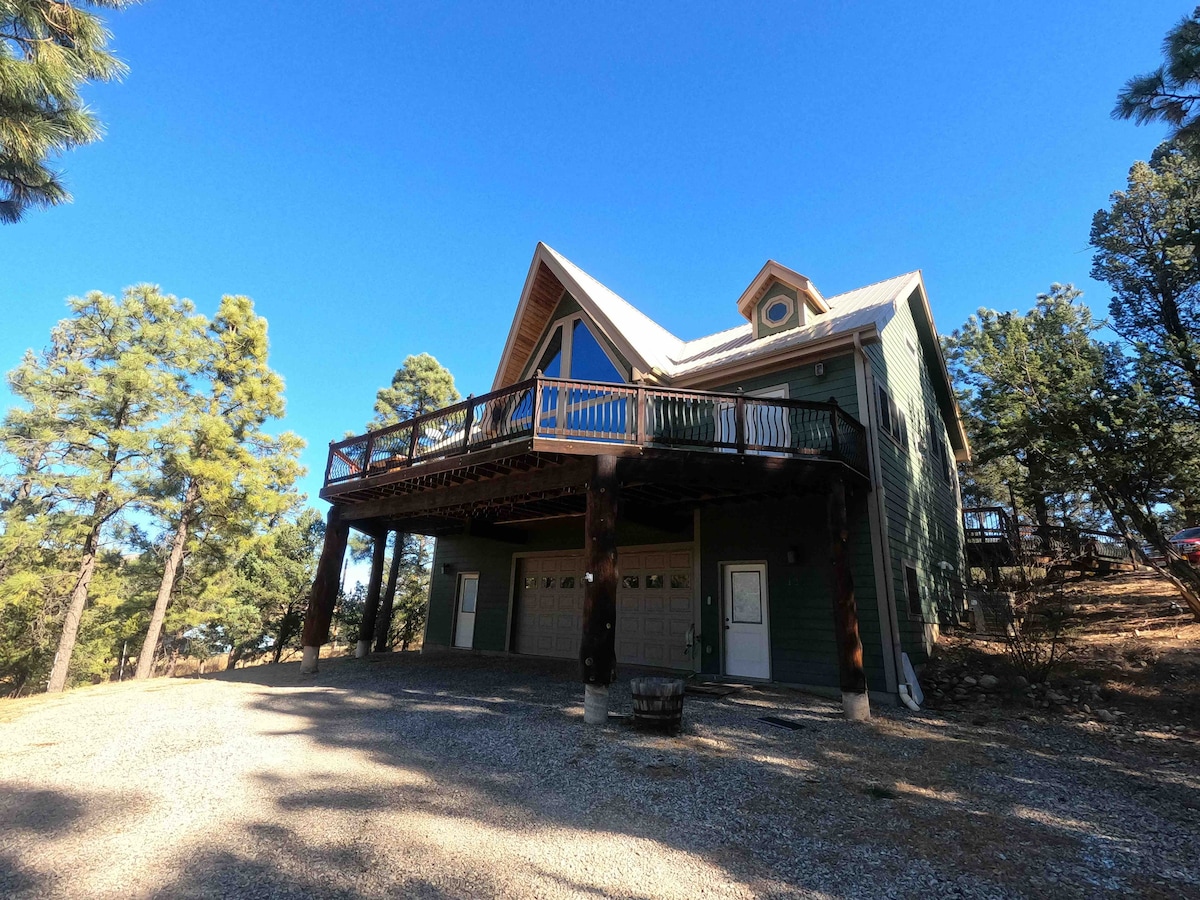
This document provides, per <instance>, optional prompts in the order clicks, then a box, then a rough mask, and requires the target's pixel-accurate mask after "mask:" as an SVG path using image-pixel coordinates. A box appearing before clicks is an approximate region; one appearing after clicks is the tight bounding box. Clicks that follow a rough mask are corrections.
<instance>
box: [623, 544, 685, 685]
mask: <svg viewBox="0 0 1200 900" xmlns="http://www.w3.org/2000/svg"><path fill="white" fill-rule="evenodd" d="M619 554H620V555H619V560H620V566H619V568H620V572H621V581H620V584H619V585H618V586H617V661H618V662H622V663H627V664H630V665H635V666H656V667H659V668H663V669H690V668H692V661H691V659H690V658H689V657H688V656H687V655H686V654H685V652H684V650H685V648H686V646H687V632H688V628H690V627H691V625H692V621H693V615H694V613H693V609H694V606H693V602H692V599H693V596H692V551H691V550H621V551H619Z"/></svg>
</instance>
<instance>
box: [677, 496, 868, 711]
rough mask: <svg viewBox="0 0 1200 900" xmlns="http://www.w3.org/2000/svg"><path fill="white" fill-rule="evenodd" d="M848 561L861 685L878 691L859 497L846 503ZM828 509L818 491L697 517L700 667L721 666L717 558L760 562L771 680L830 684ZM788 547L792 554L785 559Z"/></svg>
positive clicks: (715, 669)
mask: <svg viewBox="0 0 1200 900" xmlns="http://www.w3.org/2000/svg"><path fill="white" fill-rule="evenodd" d="M849 516H850V526H851V528H850V564H851V571H852V574H853V576H854V593H855V599H856V601H857V603H858V614H859V633H860V635H861V638H862V643H863V658H864V665H865V667H866V671H867V683H868V685H869V686H870V688H871V689H872V690H884V689H885V688H886V684H885V680H884V674H883V654H882V651H881V649H880V647H881V644H880V630H879V629H880V623H879V615H878V612H877V610H878V605H877V601H876V594H875V572H874V567H873V564H872V560H871V538H870V527H869V522H868V518H867V509H866V498H865V496H864V495H862V494H861V493H860V494H858V495H857V496H853V495H852V498H851V501H850V509H849ZM827 522H828V512H827V506H826V501H825V498H824V497H823V496H813V497H808V498H797V499H794V500H790V501H787V502H782V501H781V502H778V503H764V504H745V505H740V506H715V507H710V508H708V509H705V510H702V511H701V516H700V547H701V569H700V594H701V607H700V609H701V623H700V633H701V645H702V652H703V655H702V657H701V664H702V666H701V668H702V671H704V672H707V673H711V674H718V673H720V671H721V656H720V647H721V643H720V642H721V638H722V634H723V631H724V622H723V614H722V611H721V604H722V595H721V590H722V573H721V568H720V564H721V563H723V562H765V563H766V564H767V591H768V600H769V614H770V626H771V677H772V678H773V679H774V680H775V681H783V682H789V683H793V684H810V685H823V686H827V687H837V686H838V663H837V645H836V643H835V638H834V629H833V600H832V596H831V594H830V577H831V571H830V556H829V536H828V530H827ZM789 548H795V549H796V551H797V557H796V562H795V563H794V564H789V563H788V561H787V552H788V549H789Z"/></svg>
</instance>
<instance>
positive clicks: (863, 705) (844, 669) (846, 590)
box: [829, 475, 871, 720]
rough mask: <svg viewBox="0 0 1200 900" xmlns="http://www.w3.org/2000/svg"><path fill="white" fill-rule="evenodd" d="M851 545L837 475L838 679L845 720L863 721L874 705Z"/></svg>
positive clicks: (832, 502)
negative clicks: (869, 695) (860, 631)
mask: <svg viewBox="0 0 1200 900" xmlns="http://www.w3.org/2000/svg"><path fill="white" fill-rule="evenodd" d="M849 543H850V526H849V518H848V516H847V513H846V486H845V483H844V482H843V481H842V478H841V476H840V475H835V476H834V477H833V480H832V482H831V483H830V486H829V549H830V554H829V556H830V568H831V571H830V574H831V583H832V587H833V590H832V591H831V593H832V595H833V622H834V630H835V632H836V637H837V651H838V678H839V681H840V683H841V688H842V707H843V708H844V710H845V712H846V717H847V718H848V719H853V720H864V719H869V718H870V717H871V706H870V701H869V700H868V699H867V674H866V671H865V670H864V668H863V646H862V640H861V639H860V637H859V634H858V605H857V603H856V602H855V599H854V576H853V574H852V573H851V571H850V554H849Z"/></svg>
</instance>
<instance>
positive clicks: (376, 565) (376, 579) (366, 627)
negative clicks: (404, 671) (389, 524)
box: [354, 531, 387, 658]
mask: <svg viewBox="0 0 1200 900" xmlns="http://www.w3.org/2000/svg"><path fill="white" fill-rule="evenodd" d="M386 556H387V532H386V531H383V532H380V533H377V534H376V535H375V536H374V539H373V541H372V544H371V577H370V579H368V582H367V601H366V603H365V604H364V605H363V617H362V621H361V622H360V623H359V625H358V643H357V644H356V645H355V647H354V655H355V656H357V657H360V658H361V657H364V656H369V655H370V653H371V641H372V639H373V638H374V637H375V620H376V619H377V618H378V617H379V593H380V589H381V588H382V586H383V563H384V559H385V558H386Z"/></svg>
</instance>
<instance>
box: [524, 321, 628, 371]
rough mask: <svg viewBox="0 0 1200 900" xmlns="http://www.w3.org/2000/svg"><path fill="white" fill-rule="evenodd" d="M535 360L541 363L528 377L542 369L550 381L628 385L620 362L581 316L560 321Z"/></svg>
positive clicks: (531, 369) (530, 367) (551, 330)
mask: <svg viewBox="0 0 1200 900" xmlns="http://www.w3.org/2000/svg"><path fill="white" fill-rule="evenodd" d="M532 359H536V360H537V364H536V365H533V364H532V363H531V364H530V366H529V369H528V371H527V375H526V377H531V376H532V375H533V374H534V372H535V371H536V370H540V371H541V373H542V374H543V375H545V376H547V377H549V378H573V379H576V380H578V381H598V382H602V383H604V384H624V383H625V381H626V377H625V373H624V372H622V370H621V367H620V364H619V363H618V361H617V359H616V358H615V357H613V356H610V355H609V352H608V350H607V349H605V347H604V345H603V344H602V343H601V341H600V339H599V338H597V337H596V333H595V332H594V331H593V329H592V326H590V325H588V324H587V322H586V321H585V320H584V317H583V316H581V315H580V314H579V313H575V314H573V315H569V316H564V317H563V318H561V319H558V320H556V321H555V323H554V324H553V326H552V328H551V329H550V333H549V336H548V337H547V338H546V340H545V342H544V343H543V344H542V347H541V352H540V354H538V355H535V356H534V357H532Z"/></svg>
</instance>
